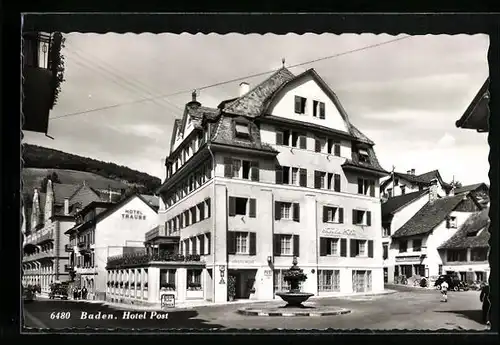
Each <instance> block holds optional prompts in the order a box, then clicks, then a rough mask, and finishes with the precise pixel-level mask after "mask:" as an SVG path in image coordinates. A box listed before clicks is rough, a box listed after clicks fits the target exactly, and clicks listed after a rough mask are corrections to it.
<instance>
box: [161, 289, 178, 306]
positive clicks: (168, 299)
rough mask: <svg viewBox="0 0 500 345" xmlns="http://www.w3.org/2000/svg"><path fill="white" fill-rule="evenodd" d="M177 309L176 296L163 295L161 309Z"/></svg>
mask: <svg viewBox="0 0 500 345" xmlns="http://www.w3.org/2000/svg"><path fill="white" fill-rule="evenodd" d="M167 308H175V295H173V294H168V293H165V294H162V295H161V309H167Z"/></svg>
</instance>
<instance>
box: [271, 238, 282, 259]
mask: <svg viewBox="0 0 500 345" xmlns="http://www.w3.org/2000/svg"><path fill="white" fill-rule="evenodd" d="M273 248H274V256H280V255H281V243H280V235H278V234H274V235H273Z"/></svg>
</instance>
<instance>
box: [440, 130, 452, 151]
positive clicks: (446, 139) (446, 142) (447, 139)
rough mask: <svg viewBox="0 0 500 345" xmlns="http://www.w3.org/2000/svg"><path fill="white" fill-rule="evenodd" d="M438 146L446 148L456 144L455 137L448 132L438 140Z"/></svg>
mask: <svg viewBox="0 0 500 345" xmlns="http://www.w3.org/2000/svg"><path fill="white" fill-rule="evenodd" d="M437 144H438V146H440V147H443V148H446V147H451V146H453V144H455V138H454V137H453V136H452V135H450V133H448V132H446V133H445V134H444V135H443V137H442V138H441V139H439V141H438V143H437Z"/></svg>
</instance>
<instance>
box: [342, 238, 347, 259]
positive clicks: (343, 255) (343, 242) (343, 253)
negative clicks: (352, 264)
mask: <svg viewBox="0 0 500 345" xmlns="http://www.w3.org/2000/svg"><path fill="white" fill-rule="evenodd" d="M340 256H342V257H346V256H347V239H345V238H341V239H340Z"/></svg>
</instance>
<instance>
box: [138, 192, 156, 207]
mask: <svg viewBox="0 0 500 345" xmlns="http://www.w3.org/2000/svg"><path fill="white" fill-rule="evenodd" d="M141 196H142V198H143V199H144V200H146V201H147V202H148V204H149V205H151V206H153V207H154V208H156V209H158V208H159V207H160V201H159V200H158V197H157V196H154V195H148V194H141Z"/></svg>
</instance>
